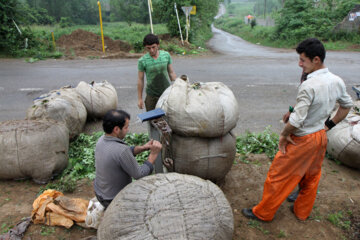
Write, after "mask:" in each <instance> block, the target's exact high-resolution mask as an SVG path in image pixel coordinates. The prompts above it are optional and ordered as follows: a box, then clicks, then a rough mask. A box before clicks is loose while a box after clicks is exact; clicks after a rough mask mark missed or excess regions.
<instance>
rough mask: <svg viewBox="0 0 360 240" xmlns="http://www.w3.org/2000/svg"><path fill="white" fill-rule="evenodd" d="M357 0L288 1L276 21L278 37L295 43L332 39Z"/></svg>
mask: <svg viewBox="0 0 360 240" xmlns="http://www.w3.org/2000/svg"><path fill="white" fill-rule="evenodd" d="M355 3H356V0H335V2H333V1H328V0H322V1H320V2H319V3H317V4H315V2H314V1H313V0H286V1H285V3H284V8H283V9H281V10H280V11H279V13H280V15H279V16H278V17H277V18H276V19H275V22H276V35H277V36H276V37H279V38H281V39H286V40H292V41H294V42H298V41H301V40H303V39H305V38H308V37H318V38H321V39H323V40H327V39H329V38H332V37H333V36H332V35H333V34H332V30H333V28H334V26H335V25H336V24H337V23H339V22H340V21H341V20H342V19H343V18H344V17H345V16H346V15H347V14H348V12H349V11H350V10H351V9H352V8H353V7H354V4H355Z"/></svg>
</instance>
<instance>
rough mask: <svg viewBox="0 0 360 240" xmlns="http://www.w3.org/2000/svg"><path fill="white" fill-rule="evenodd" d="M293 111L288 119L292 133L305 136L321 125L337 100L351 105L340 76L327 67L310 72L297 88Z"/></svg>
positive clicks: (322, 127) (342, 104)
mask: <svg viewBox="0 0 360 240" xmlns="http://www.w3.org/2000/svg"><path fill="white" fill-rule="evenodd" d="M296 101H297V103H296V105H295V108H294V112H293V113H291V114H290V118H289V122H290V124H291V125H292V126H294V127H296V128H297V129H296V130H295V132H294V135H296V136H305V135H307V134H311V133H314V132H317V131H320V130H322V129H324V126H325V120H326V119H327V118H328V117H329V116H330V114H331V112H332V111H333V109H334V107H335V103H336V102H338V103H339V104H340V106H341V107H344V108H351V107H352V106H353V102H352V99H351V97H350V95H349V94H348V93H347V92H346V87H345V84H344V82H343V80H342V79H341V78H340V77H338V76H336V75H334V74H332V73H331V72H329V70H328V69H327V68H323V69H319V70H317V71H314V72H312V73H310V74H309V75H308V76H307V80H306V81H305V82H303V83H302V84H301V85H300V87H299V91H298V95H297V98H296Z"/></svg>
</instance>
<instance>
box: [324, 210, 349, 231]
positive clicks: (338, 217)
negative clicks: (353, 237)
mask: <svg viewBox="0 0 360 240" xmlns="http://www.w3.org/2000/svg"><path fill="white" fill-rule="evenodd" d="M350 216H351V212H348V213H347V215H345V216H344V214H343V212H342V211H339V212H335V213H330V214H329V215H328V216H327V220H328V221H329V222H331V223H332V224H333V225H334V226H336V227H339V228H342V229H345V230H348V229H349V228H350V226H351V221H350Z"/></svg>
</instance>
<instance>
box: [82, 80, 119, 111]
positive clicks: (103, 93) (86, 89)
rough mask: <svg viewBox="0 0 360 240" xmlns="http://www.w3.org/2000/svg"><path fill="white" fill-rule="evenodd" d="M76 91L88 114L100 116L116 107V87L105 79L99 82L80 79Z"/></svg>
mask: <svg viewBox="0 0 360 240" xmlns="http://www.w3.org/2000/svg"><path fill="white" fill-rule="evenodd" d="M76 91H77V92H78V93H79V95H80V97H81V99H82V102H83V103H84V105H85V107H86V110H87V113H88V115H89V116H91V117H94V118H102V117H103V116H104V115H105V113H106V112H108V111H109V110H112V109H116V108H117V105H118V96H117V93H116V89H115V88H114V87H113V86H112V85H111V84H110V83H109V82H108V81H106V80H104V81H103V82H101V83H96V82H92V83H90V84H89V83H86V82H83V81H81V82H80V83H79V84H78V85H77V87H76Z"/></svg>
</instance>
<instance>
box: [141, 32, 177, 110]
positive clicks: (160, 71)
mask: <svg viewBox="0 0 360 240" xmlns="http://www.w3.org/2000/svg"><path fill="white" fill-rule="evenodd" d="M143 45H144V47H145V49H146V51H147V52H148V53H146V54H145V55H144V56H142V57H141V58H140V59H139V61H138V83H137V90H138V107H139V108H140V109H143V108H144V101H143V90H144V76H145V75H146V98H145V108H146V111H150V110H153V109H155V106H156V103H157V101H158V100H159V97H160V96H161V94H162V93H163V92H164V91H165V89H166V88H168V87H169V86H170V83H169V78H170V80H171V81H175V79H176V74H175V72H174V70H173V67H172V59H171V56H170V54H169V53H168V52H166V51H163V50H159V38H158V37H157V36H156V35H154V34H148V35H146V36H145V38H144V41H143Z"/></svg>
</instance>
